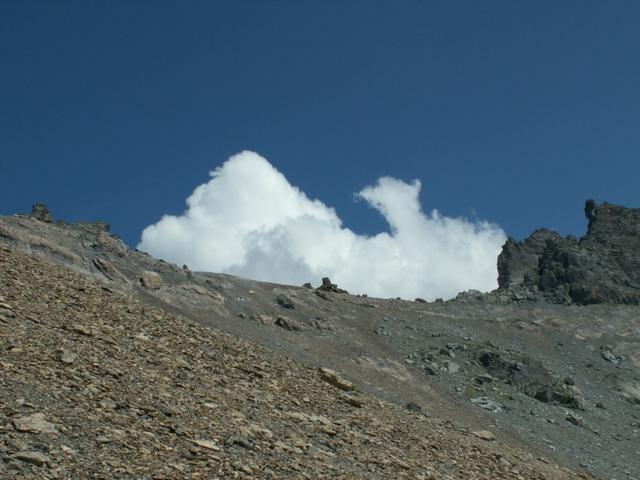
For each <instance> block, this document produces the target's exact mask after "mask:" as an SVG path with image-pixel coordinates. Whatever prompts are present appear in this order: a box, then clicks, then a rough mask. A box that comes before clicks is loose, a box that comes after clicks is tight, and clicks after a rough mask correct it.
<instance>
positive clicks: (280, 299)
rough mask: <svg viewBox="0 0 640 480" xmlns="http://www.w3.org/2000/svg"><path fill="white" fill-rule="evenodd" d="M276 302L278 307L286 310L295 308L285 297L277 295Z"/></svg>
mask: <svg viewBox="0 0 640 480" xmlns="http://www.w3.org/2000/svg"><path fill="white" fill-rule="evenodd" d="M276 301H277V302H278V305H280V306H281V307H282V308H287V309H294V308H295V305H294V304H293V302H292V301H291V299H290V298H289V297H287V296H286V295H278V296H277V297H276Z"/></svg>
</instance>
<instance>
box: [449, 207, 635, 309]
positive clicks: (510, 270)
mask: <svg viewBox="0 0 640 480" xmlns="http://www.w3.org/2000/svg"><path fill="white" fill-rule="evenodd" d="M585 215H586V217H587V219H588V221H589V224H588V230H587V233H586V235H585V236H584V237H582V238H580V239H577V238H575V237H572V236H568V237H562V236H561V235H559V234H558V233H556V232H554V231H551V230H547V229H544V228H542V229H539V230H536V231H535V232H533V233H532V234H531V236H529V237H528V238H526V239H525V240H524V241H521V242H519V241H516V240H514V239H513V238H509V239H508V240H507V242H506V244H505V245H504V247H503V249H502V252H501V253H500V256H499V257H498V283H499V288H498V289H497V290H496V291H494V292H491V293H490V294H487V295H480V294H478V293H472V294H471V295H469V294H466V295H462V297H461V299H469V298H472V299H473V298H475V299H478V300H480V301H485V302H502V303H508V302H519V301H528V302H548V303H556V304H567V305H568V304H577V305H589V304H599V303H609V304H630V305H638V304H640V209H637V208H625V207H621V206H617V205H612V204H609V203H603V204H601V205H598V204H596V202H594V201H593V200H588V201H587V202H586V204H585Z"/></svg>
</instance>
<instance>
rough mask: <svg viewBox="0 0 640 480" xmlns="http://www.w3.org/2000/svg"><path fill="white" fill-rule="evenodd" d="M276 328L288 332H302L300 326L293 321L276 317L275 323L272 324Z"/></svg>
mask: <svg viewBox="0 0 640 480" xmlns="http://www.w3.org/2000/svg"><path fill="white" fill-rule="evenodd" d="M274 323H275V324H276V325H277V326H279V327H280V328H284V329H285V330H288V331H290V332H295V331H298V330H302V328H301V326H300V324H299V323H298V322H296V321H295V320H291V319H290V318H287V317H283V316H280V315H278V318H276V321H275V322H274Z"/></svg>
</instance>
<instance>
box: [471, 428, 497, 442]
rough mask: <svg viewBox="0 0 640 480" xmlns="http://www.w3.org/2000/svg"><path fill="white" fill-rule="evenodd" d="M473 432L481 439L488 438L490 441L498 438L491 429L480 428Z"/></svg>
mask: <svg viewBox="0 0 640 480" xmlns="http://www.w3.org/2000/svg"><path fill="white" fill-rule="evenodd" d="M473 434H474V435H475V436H476V437H478V438H479V439H481V440H486V441H488V442H492V441H493V440H495V439H496V436H495V435H494V434H493V433H491V432H490V431H489V430H478V431H477V432H473Z"/></svg>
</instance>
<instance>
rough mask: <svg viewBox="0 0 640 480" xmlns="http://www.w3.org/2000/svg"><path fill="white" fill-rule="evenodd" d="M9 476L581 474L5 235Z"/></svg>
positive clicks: (0, 463) (5, 472) (3, 455)
mask: <svg viewBox="0 0 640 480" xmlns="http://www.w3.org/2000/svg"><path fill="white" fill-rule="evenodd" d="M0 344H1V345H2V350H1V352H2V353H1V354H0V372H1V375H0V430H1V431H2V435H1V436H0V477H2V478H13V479H17V478H34V479H44V478H69V479H77V478H103V479H114V478H120V479H134V478H135V479H141V478H157V479H160V478H273V479H276V478H311V479H316V478H345V479H346V478H380V479H389V478H410V479H421V478H423V479H428V478H438V479H440V478H441V479H449V478H465V479H473V478H483V479H497V478H500V479H543V478H546V479H553V478H558V479H561V478H567V479H568V478H576V475H575V474H574V473H571V472H570V471H568V470H566V469H564V468H561V467H558V466H556V465H555V464H554V462H553V461H550V460H548V459H543V458H540V459H538V458H537V457H538V456H537V455H532V454H531V453H529V452H526V451H523V450H521V449H517V448H512V447H509V446H507V445H506V444H504V443H498V442H495V441H494V435H493V434H492V433H491V432H488V431H475V432H471V431H469V430H467V429H465V428H462V427H461V426H460V425H454V424H452V423H450V422H443V421H438V420H436V419H432V418H428V417H427V416H426V415H423V414H421V413H419V412H415V411H410V410H406V409H403V408H399V407H398V406H395V405H392V404H390V403H388V402H383V401H380V400H378V399H375V398H373V397H371V396H369V395H366V394H363V393H361V392H358V391H357V390H356V389H354V388H353V385H352V384H351V383H350V382H349V381H348V380H347V379H343V378H341V377H340V376H339V375H334V373H333V372H331V371H329V370H323V371H319V370H317V369H311V368H308V367H304V366H302V365H301V364H299V363H297V362H295V361H293V360H291V359H288V358H286V357H283V356H280V355H276V354H274V353H272V352H270V351H268V350H267V349H265V348H262V347H259V346H257V345H255V344H253V343H249V342H247V341H243V340H240V339H238V338H235V337H232V336H229V335H226V334H223V333H220V332H218V331H216V330H213V329H210V328H206V327H203V326H200V325H196V324H194V323H192V322H190V321H188V320H186V319H184V318H182V317H180V316H178V315H174V314H171V313H168V312H167V311H164V310H161V309H158V308H154V307H152V306H149V305H148V304H144V303H141V302H139V301H137V300H135V299H134V298H132V297H131V296H127V295H125V294H122V293H119V292H116V291H114V290H113V289H111V288H109V287H108V286H107V285H105V284H101V283H98V282H96V281H94V280H92V279H89V278H87V277H86V276H81V275H79V274H76V273H73V272H71V271H69V270H67V269H65V268H62V267H59V266H55V265H51V264H47V263H45V262H43V261H41V260H37V259H35V258H32V257H29V256H27V255H24V254H22V253H18V252H16V251H15V250H13V249H12V248H9V247H7V246H4V245H0Z"/></svg>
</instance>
